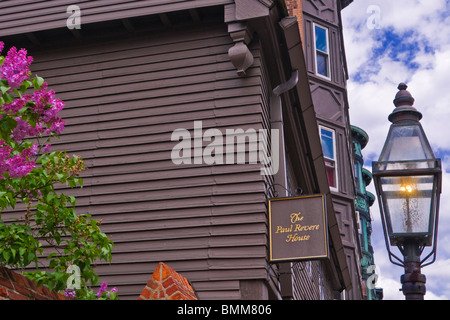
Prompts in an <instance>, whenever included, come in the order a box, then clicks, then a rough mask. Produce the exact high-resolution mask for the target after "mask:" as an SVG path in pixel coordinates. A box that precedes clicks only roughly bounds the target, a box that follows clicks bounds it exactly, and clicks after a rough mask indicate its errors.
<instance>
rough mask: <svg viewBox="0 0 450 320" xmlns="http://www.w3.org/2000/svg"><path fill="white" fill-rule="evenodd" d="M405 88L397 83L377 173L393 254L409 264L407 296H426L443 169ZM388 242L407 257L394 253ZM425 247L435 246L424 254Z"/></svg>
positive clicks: (397, 261) (404, 264) (376, 163)
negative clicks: (423, 270)
mask: <svg viewBox="0 0 450 320" xmlns="http://www.w3.org/2000/svg"><path fill="white" fill-rule="evenodd" d="M406 88H407V86H406V84H404V83H400V84H399V86H398V89H399V92H398V93H397V95H396V96H395V99H394V105H395V109H394V111H393V112H392V113H391V114H390V115H389V117H388V119H389V121H391V122H392V124H391V127H390V129H389V133H388V136H387V138H386V142H385V144H384V147H383V150H382V152H381V155H380V158H379V159H378V161H374V162H373V163H372V174H373V178H374V184H375V188H376V193H377V196H378V201H379V204H380V212H381V219H382V225H383V231H384V236H385V242H386V248H387V250H388V253H389V259H390V261H391V262H392V263H393V264H395V265H399V266H402V267H404V268H405V274H404V275H402V277H401V282H402V284H403V285H402V291H403V294H404V295H405V298H406V300H423V297H424V295H425V291H426V289H425V282H426V278H425V275H423V274H421V273H420V269H421V267H424V266H427V265H430V264H431V263H433V262H434V261H435V259H436V240H437V226H438V214H439V198H440V194H441V176H442V171H441V160H440V159H437V158H436V157H435V156H434V153H433V150H432V149H431V146H430V144H429V142H428V139H427V137H426V135H425V132H424V131H423V129H422V126H421V125H420V122H419V121H420V119H421V118H422V114H421V113H420V112H419V111H417V110H416V108H414V107H413V104H414V98H413V97H412V96H411V94H410V93H409V92H408V91H407V90H406ZM389 243H390V245H391V246H396V247H398V249H399V250H400V252H401V253H402V255H403V259H400V258H399V257H397V256H396V255H395V254H393V252H392V251H391V249H390V246H389ZM425 247H431V249H430V252H429V253H428V254H427V255H426V256H425V257H424V258H423V259H422V260H421V258H420V256H421V254H422V253H423V250H424V249H425ZM429 259H431V260H430V261H428V262H427V260H429Z"/></svg>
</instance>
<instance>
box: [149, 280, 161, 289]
mask: <svg viewBox="0 0 450 320" xmlns="http://www.w3.org/2000/svg"><path fill="white" fill-rule="evenodd" d="M158 286H159V283H158V282H157V281H155V280H154V279H150V280H148V282H147V287H149V288H150V289H153V290H155V289H156V288H158Z"/></svg>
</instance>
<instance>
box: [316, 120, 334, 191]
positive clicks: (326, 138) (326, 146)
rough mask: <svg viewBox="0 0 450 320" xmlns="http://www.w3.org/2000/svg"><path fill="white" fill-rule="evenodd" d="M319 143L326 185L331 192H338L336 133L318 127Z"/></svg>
mask: <svg viewBox="0 0 450 320" xmlns="http://www.w3.org/2000/svg"><path fill="white" fill-rule="evenodd" d="M319 130H320V142H321V144H322V152H323V156H324V160H325V168H326V170H327V178H328V184H329V186H330V189H331V190H335V191H337V190H338V174H337V154H336V132H335V131H334V130H333V129H330V128H327V127H323V126H319Z"/></svg>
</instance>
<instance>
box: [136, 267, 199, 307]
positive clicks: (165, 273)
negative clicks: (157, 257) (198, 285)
mask: <svg viewBox="0 0 450 320" xmlns="http://www.w3.org/2000/svg"><path fill="white" fill-rule="evenodd" d="M150 288H151V289H153V290H149V289H150ZM144 299H152V300H153V299H170V300H177V299H183V300H196V299H197V297H196V296H195V292H194V290H193V289H192V286H191V285H190V284H189V281H188V280H187V279H186V278H185V277H183V276H182V275H181V274H179V273H177V272H176V271H175V270H173V269H172V268H170V267H169V266H168V265H166V264H165V263H163V262H160V263H159V264H158V266H157V267H156V269H155V271H154V272H153V274H152V276H151V278H150V280H149V281H148V282H147V286H146V287H145V288H144V290H143V291H142V293H141V295H140V297H139V300H144Z"/></svg>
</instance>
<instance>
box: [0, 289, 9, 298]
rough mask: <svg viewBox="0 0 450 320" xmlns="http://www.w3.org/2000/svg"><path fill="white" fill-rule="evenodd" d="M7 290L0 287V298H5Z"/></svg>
mask: <svg viewBox="0 0 450 320" xmlns="http://www.w3.org/2000/svg"><path fill="white" fill-rule="evenodd" d="M7 296H8V290H7V289H6V288H3V287H0V297H7Z"/></svg>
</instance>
